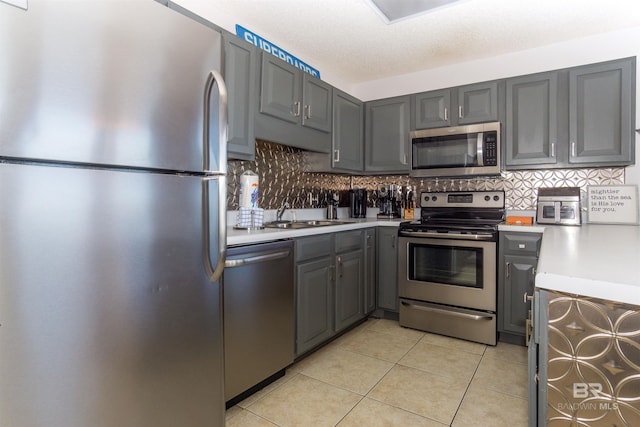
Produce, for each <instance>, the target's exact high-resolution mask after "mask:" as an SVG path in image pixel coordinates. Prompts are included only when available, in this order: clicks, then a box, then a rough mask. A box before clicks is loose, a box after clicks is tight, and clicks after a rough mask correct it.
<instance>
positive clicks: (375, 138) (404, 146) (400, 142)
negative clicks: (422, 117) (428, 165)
mask: <svg viewBox="0 0 640 427" xmlns="http://www.w3.org/2000/svg"><path fill="white" fill-rule="evenodd" d="M409 111H410V99H409V96H398V97H394V98H387V99H381V100H377V101H370V102H367V103H366V106H365V112H366V113H365V114H366V116H365V171H366V172H374V173H402V174H405V173H408V172H409V164H408V158H409V125H410V118H409V114H410V113H409Z"/></svg>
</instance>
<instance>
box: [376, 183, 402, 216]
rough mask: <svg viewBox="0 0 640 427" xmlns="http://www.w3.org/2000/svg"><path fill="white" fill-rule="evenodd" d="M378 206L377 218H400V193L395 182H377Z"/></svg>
mask: <svg viewBox="0 0 640 427" xmlns="http://www.w3.org/2000/svg"><path fill="white" fill-rule="evenodd" d="M378 206H379V207H380V212H379V213H378V218H381V219H382V218H385V219H394V218H400V216H401V215H400V211H401V209H402V195H401V194H400V187H398V186H397V185H396V184H390V185H388V186H387V185H386V184H379V185H378Z"/></svg>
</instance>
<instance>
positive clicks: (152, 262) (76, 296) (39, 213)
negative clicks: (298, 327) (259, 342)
mask: <svg viewBox="0 0 640 427" xmlns="http://www.w3.org/2000/svg"><path fill="white" fill-rule="evenodd" d="M203 190H204V191H203ZM217 193H218V191H217V187H216V185H215V181H203V180H201V179H199V178H197V177H181V176H177V175H165V174H152V173H135V172H114V171H103V170H84V169H77V168H61V167H45V166H27V165H15V164H0V426H20V427H23V426H25V427H31V426H47V427H50V426H51V427H58V426H60V427H62V426H64V427H70V426H95V427H113V426H118V427H133V426H136V427H140V426H154V427H158V426H167V427H175V426H221V425H224V391H223V387H224V381H223V372H224V371H223V360H222V358H223V351H222V334H221V288H220V284H219V283H218V282H215V283H212V282H211V281H210V280H209V276H208V274H207V270H208V268H207V267H206V264H207V260H206V259H203V250H202V249H203V241H204V240H209V243H210V244H211V245H212V247H213V248H217V245H218V241H217V236H216V232H217V229H216V227H215V224H216V223H217V222H218V219H219V218H218V215H219V211H218V209H216V205H217V204H218V200H217ZM207 197H208V198H209V199H210V204H211V209H209V210H208V212H209V217H203V215H202V212H203V209H202V204H203V200H204V199H206V198H207ZM205 211H206V210H205ZM205 221H209V222H210V223H211V225H212V226H211V227H209V229H210V230H211V235H210V236H208V239H204V236H203V230H205V229H206V228H207V227H205V226H204V222H205ZM216 256H217V251H216V250H215V249H213V250H212V251H211V259H210V260H209V261H210V263H211V264H212V265H214V266H215V265H216V261H217V259H216Z"/></svg>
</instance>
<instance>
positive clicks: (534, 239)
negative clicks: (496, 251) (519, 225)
mask: <svg viewBox="0 0 640 427" xmlns="http://www.w3.org/2000/svg"><path fill="white" fill-rule="evenodd" d="M541 241H542V234H539V233H518V234H515V233H509V234H506V233H505V234H503V235H502V245H503V251H504V253H505V254H525V253H526V254H533V255H535V256H537V255H538V252H539V250H540V242H541Z"/></svg>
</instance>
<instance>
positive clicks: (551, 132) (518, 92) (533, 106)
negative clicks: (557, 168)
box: [503, 71, 558, 168]
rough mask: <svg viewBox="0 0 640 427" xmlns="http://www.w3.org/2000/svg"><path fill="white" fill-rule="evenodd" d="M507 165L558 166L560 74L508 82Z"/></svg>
mask: <svg viewBox="0 0 640 427" xmlns="http://www.w3.org/2000/svg"><path fill="white" fill-rule="evenodd" d="M506 89H507V90H506V92H507V108H506V123H505V126H504V128H503V138H504V139H503V140H504V141H505V143H504V146H505V166H506V167H507V168H510V167H514V166H523V167H526V166H528V165H543V164H544V165H549V164H555V163H556V148H557V143H558V129H557V113H558V73H557V72H555V71H554V72H550V73H541V74H534V75H530V76H522V77H515V78H511V79H507V82H506Z"/></svg>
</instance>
